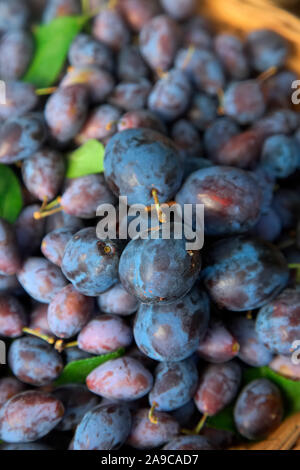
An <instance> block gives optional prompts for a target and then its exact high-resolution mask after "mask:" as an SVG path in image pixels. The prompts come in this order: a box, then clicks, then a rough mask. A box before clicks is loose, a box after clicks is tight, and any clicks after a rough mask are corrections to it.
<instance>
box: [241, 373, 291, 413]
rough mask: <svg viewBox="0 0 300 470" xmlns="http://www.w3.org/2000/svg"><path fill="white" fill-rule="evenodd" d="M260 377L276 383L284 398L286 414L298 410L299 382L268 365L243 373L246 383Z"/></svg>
mask: <svg viewBox="0 0 300 470" xmlns="http://www.w3.org/2000/svg"><path fill="white" fill-rule="evenodd" d="M260 378H266V379H269V380H271V381H272V382H274V383H275V384H276V385H278V387H279V388H280V390H281V392H282V394H283V397H284V399H285V404H286V412H287V414H293V413H297V412H298V411H300V382H295V381H294V380H290V379H287V378H285V377H283V376H282V375H279V374H277V373H276V372H274V371H273V370H271V369H269V367H258V368H255V369H248V370H247V371H246V372H245V374H244V379H245V382H246V383H248V382H251V381H252V380H255V379H260Z"/></svg>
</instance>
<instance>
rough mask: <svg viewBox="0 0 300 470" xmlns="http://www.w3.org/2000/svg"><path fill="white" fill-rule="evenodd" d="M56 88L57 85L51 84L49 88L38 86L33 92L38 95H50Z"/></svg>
mask: <svg viewBox="0 0 300 470" xmlns="http://www.w3.org/2000/svg"><path fill="white" fill-rule="evenodd" d="M56 90H57V86H52V87H49V88H38V89H37V90H35V93H36V94H37V95H38V96H45V95H52V93H54V92H55V91H56Z"/></svg>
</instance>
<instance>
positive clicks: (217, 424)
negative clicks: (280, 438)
mask: <svg viewBox="0 0 300 470" xmlns="http://www.w3.org/2000/svg"><path fill="white" fill-rule="evenodd" d="M261 378H266V379H269V380H271V382H274V383H275V384H276V385H277V386H278V387H279V388H280V390H281V392H282V395H283V398H284V401H285V411H286V414H287V415H291V414H294V413H297V412H299V411H300V382H295V381H294V380H290V379H287V378H285V377H283V376H282V375H280V374H277V373H276V372H274V371H273V370H271V369H269V367H257V368H249V369H247V370H246V371H245V372H244V376H243V384H244V385H246V384H248V383H249V382H252V381H253V380H256V379H261ZM233 409H234V405H231V406H229V407H227V408H225V409H224V410H223V411H221V412H220V413H218V414H217V415H216V416H212V417H211V418H208V420H207V425H208V426H210V427H212V428H215V429H222V430H224V431H231V432H234V433H237V429H236V427H235V424H234V418H233Z"/></svg>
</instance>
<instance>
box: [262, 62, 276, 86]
mask: <svg viewBox="0 0 300 470" xmlns="http://www.w3.org/2000/svg"><path fill="white" fill-rule="evenodd" d="M277 72H278V68H277V67H274V66H273V67H270V68H269V69H267V70H265V71H264V72H263V73H261V74H260V75H259V76H258V77H257V80H258V81H260V82H262V83H263V82H265V81H266V80H268V79H269V78H271V77H273V75H275V74H276V73H277Z"/></svg>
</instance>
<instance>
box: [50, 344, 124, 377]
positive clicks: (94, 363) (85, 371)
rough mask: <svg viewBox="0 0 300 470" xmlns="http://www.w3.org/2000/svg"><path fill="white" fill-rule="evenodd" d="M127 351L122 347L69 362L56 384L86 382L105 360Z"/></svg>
mask: <svg viewBox="0 0 300 470" xmlns="http://www.w3.org/2000/svg"><path fill="white" fill-rule="evenodd" d="M124 353H125V349H124V348H120V349H118V350H117V351H115V352H112V353H109V354H102V355H101V356H95V357H91V358H88V359H81V360H80V361H74V362H69V364H67V365H66V367H65V368H64V370H63V371H62V374H61V375H60V377H59V378H58V379H57V380H56V381H55V385H65V384H70V383H80V384H81V383H83V384H84V383H85V379H86V378H87V376H88V375H89V374H90V373H91V372H92V370H94V369H96V367H98V366H100V365H101V364H104V362H107V361H111V360H112V359H117V358H118V357H121V356H123V355H124Z"/></svg>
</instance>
